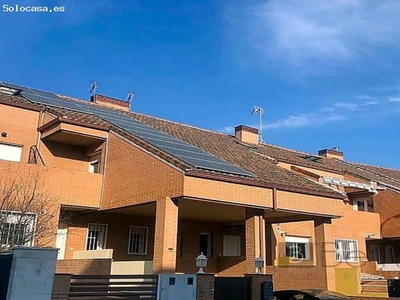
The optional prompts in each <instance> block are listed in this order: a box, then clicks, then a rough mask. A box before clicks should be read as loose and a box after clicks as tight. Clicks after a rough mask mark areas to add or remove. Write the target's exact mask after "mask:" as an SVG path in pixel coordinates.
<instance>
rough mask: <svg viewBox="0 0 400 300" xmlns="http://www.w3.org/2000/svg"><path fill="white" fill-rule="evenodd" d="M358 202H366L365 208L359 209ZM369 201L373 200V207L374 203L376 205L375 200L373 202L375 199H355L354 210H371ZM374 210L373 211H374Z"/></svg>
mask: <svg viewBox="0 0 400 300" xmlns="http://www.w3.org/2000/svg"><path fill="white" fill-rule="evenodd" d="M358 202H363V203H364V209H363V210H360V209H359V207H358ZM368 202H372V207H373V205H374V202H373V200H372V199H355V200H354V207H355V208H354V210H357V211H364V212H370V211H369V210H368ZM372 212H373V211H372Z"/></svg>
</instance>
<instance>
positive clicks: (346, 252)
mask: <svg viewBox="0 0 400 300" xmlns="http://www.w3.org/2000/svg"><path fill="white" fill-rule="evenodd" d="M335 260H336V261H352V262H357V261H358V242H357V241H356V240H344V239H335Z"/></svg>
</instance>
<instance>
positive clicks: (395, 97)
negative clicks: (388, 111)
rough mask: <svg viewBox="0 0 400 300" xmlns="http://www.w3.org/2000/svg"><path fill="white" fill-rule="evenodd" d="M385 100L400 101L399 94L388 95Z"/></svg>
mask: <svg viewBox="0 0 400 300" xmlns="http://www.w3.org/2000/svg"><path fill="white" fill-rule="evenodd" d="M387 102H400V95H398V96H390V97H388V100H387Z"/></svg>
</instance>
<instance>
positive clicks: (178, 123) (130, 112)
mask: <svg viewBox="0 0 400 300" xmlns="http://www.w3.org/2000/svg"><path fill="white" fill-rule="evenodd" d="M56 95H57V96H60V97H64V98H67V99H70V100H72V101H78V102H85V103H87V104H90V105H93V106H95V105H96V104H94V103H92V102H90V101H87V100H83V99H79V98H75V97H70V96H66V95H61V94H56ZM107 108H110V107H107ZM111 109H113V108H111ZM116 110H117V111H119V112H121V113H124V114H128V115H133V114H136V115H139V116H143V117H148V118H153V119H156V120H160V121H163V122H168V123H172V124H177V125H181V126H185V127H189V128H193V129H197V130H201V131H206V132H211V133H216V134H220V135H228V134H226V133H223V132H218V131H214V130H211V129H206V128H201V127H198V126H194V125H190V124H185V123H181V122H177V121H172V120H167V119H164V118H160V117H156V116H152V115H148V114H144V113H140V112H136V111H129V112H127V111H121V110H119V109H116Z"/></svg>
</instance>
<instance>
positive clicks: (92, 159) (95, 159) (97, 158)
mask: <svg viewBox="0 0 400 300" xmlns="http://www.w3.org/2000/svg"><path fill="white" fill-rule="evenodd" d="M95 164H98V165H99V166H98V171H97V172H95V171H94V166H95ZM100 167H101V152H98V153H95V154H93V155H90V156H89V167H88V171H89V173H94V174H99V173H100Z"/></svg>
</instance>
